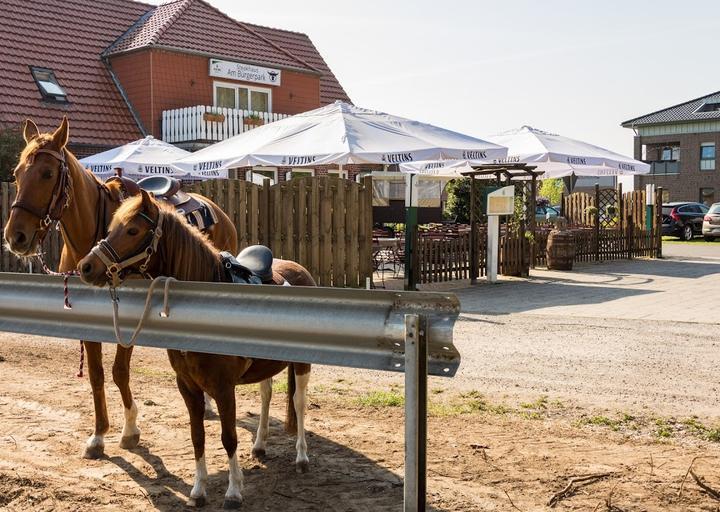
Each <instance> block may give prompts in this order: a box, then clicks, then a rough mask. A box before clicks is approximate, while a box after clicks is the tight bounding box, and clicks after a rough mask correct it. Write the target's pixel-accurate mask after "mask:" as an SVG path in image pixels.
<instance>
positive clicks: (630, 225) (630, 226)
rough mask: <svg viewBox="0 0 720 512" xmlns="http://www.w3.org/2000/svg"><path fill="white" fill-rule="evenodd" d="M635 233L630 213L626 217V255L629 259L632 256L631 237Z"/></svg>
mask: <svg viewBox="0 0 720 512" xmlns="http://www.w3.org/2000/svg"><path fill="white" fill-rule="evenodd" d="M634 235H635V222H634V221H633V216H632V214H630V215H628V218H627V257H628V259H629V260H631V259H632V257H633V238H634Z"/></svg>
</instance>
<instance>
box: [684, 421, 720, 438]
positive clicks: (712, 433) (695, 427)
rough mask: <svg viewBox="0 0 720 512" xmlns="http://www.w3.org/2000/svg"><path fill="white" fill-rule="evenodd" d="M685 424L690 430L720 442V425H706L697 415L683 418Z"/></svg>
mask: <svg viewBox="0 0 720 512" xmlns="http://www.w3.org/2000/svg"><path fill="white" fill-rule="evenodd" d="M682 424H683V425H685V428H687V429H688V432H690V433H691V434H693V435H695V436H697V437H699V438H700V439H704V440H706V441H710V442H712V443H720V427H708V426H706V425H704V424H703V423H702V422H701V421H700V420H698V419H697V417H692V418H688V419H686V420H683V422H682Z"/></svg>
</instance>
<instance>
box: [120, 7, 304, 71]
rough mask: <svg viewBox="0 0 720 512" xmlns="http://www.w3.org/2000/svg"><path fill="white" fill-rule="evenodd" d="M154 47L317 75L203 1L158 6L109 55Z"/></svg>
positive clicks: (290, 55)
mask: <svg viewBox="0 0 720 512" xmlns="http://www.w3.org/2000/svg"><path fill="white" fill-rule="evenodd" d="M153 45H156V46H163V47H170V48H177V49H181V50H190V51H197V52H202V53H207V54H213V55H218V56H224V57H229V58H234V59H239V60H243V61H246V62H252V63H256V64H267V65H272V66H285V67H291V68H296V69H302V70H305V71H316V70H315V69H314V68H313V67H312V66H310V65H309V64H307V63H306V62H304V61H303V60H302V59H299V58H298V57H296V56H295V55H293V54H292V53H290V52H288V51H286V50H285V49H283V48H281V47H279V46H278V45H276V44H275V43H273V42H271V41H269V40H268V39H266V38H265V37H263V36H262V35H261V34H258V33H256V32H254V31H253V30H252V29H251V28H249V27H248V26H246V25H245V24H243V23H240V22H238V21H235V20H234V19H232V18H230V17H229V16H227V15H225V14H223V13H222V12H220V11H219V10H218V9H216V8H215V7H213V6H212V5H209V4H208V3H206V2H204V1H203V0H176V1H175V2H171V3H168V4H163V5H160V6H158V7H157V9H155V11H154V12H152V13H151V14H150V15H149V16H147V17H146V18H145V19H144V20H141V22H139V23H138V24H137V25H136V26H135V27H133V28H132V29H131V30H128V32H127V33H126V34H125V35H123V37H121V38H120V39H119V40H118V41H116V42H115V43H114V44H113V45H112V46H111V47H110V48H108V50H107V54H116V53H121V52H125V51H130V50H135V49H138V48H142V47H145V46H153Z"/></svg>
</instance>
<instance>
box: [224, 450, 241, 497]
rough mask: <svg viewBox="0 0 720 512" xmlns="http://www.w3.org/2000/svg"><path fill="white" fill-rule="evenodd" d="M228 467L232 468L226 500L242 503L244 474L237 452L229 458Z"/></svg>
mask: <svg viewBox="0 0 720 512" xmlns="http://www.w3.org/2000/svg"><path fill="white" fill-rule="evenodd" d="M228 465H229V466H230V474H229V476H228V490H227V492H226V493H225V500H226V501H237V502H240V501H242V499H243V497H242V490H243V474H242V470H241V469H240V466H239V465H238V460H237V452H235V453H233V454H232V456H231V457H229V458H228Z"/></svg>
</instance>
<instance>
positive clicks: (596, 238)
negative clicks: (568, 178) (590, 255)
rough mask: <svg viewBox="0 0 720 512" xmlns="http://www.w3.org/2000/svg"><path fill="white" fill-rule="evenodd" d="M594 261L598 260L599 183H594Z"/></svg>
mask: <svg viewBox="0 0 720 512" xmlns="http://www.w3.org/2000/svg"><path fill="white" fill-rule="evenodd" d="M595 261H600V184H599V183H595Z"/></svg>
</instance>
